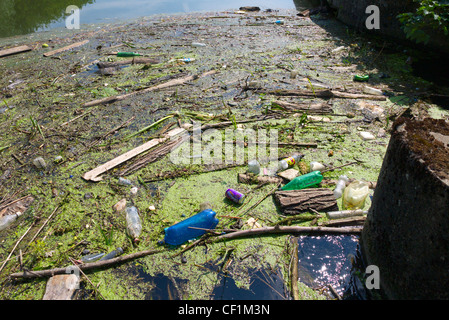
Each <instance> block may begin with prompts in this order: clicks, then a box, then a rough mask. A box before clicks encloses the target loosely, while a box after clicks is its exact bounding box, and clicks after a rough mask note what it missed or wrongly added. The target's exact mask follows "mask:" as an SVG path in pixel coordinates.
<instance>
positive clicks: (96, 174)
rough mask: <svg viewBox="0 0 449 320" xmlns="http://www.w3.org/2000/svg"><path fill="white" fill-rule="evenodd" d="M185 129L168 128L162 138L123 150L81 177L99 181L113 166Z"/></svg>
mask: <svg viewBox="0 0 449 320" xmlns="http://www.w3.org/2000/svg"><path fill="white" fill-rule="evenodd" d="M185 131H186V130H185V129H184V128H175V129H173V130H170V131H169V132H167V133H166V134H165V135H164V136H163V137H162V138H156V139H151V140H150V141H148V142H146V143H144V144H142V145H140V146H138V147H136V148H134V149H132V150H130V151H128V152H125V153H124V154H122V155H120V156H118V157H116V158H114V159H112V160H110V161H108V162H106V163H104V164H102V165H100V166H99V167H97V168H95V169H93V170H91V171H89V172H86V173H85V174H84V175H83V179H84V180H90V181H95V182H98V181H101V180H103V179H102V178H101V177H100V175H101V174H103V173H105V172H107V171H109V170H110V169H112V168H115V167H116V166H118V165H119V164H122V163H124V162H126V161H128V160H130V159H132V158H134V157H135V156H137V155H139V154H141V153H143V152H145V151H148V150H150V149H151V148H153V147H155V146H157V145H159V144H161V143H163V142H165V141H166V140H168V139H170V138H173V137H176V136H177V135H179V134H181V133H183V132H185Z"/></svg>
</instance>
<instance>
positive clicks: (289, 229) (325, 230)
mask: <svg viewBox="0 0 449 320" xmlns="http://www.w3.org/2000/svg"><path fill="white" fill-rule="evenodd" d="M361 232H362V229H361V228H355V227H342V228H332V227H301V226H275V227H262V228H256V229H249V230H240V231H235V232H231V233H227V234H223V235H220V236H218V237H216V238H211V240H212V242H218V241H222V240H232V239H237V238H244V237H252V236H259V235H266V234H284V233H290V234H297V233H301V234H304V233H307V234H360V233H361Z"/></svg>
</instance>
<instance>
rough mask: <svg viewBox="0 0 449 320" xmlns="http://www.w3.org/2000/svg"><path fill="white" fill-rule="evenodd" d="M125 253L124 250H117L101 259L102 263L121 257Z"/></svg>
mask: <svg viewBox="0 0 449 320" xmlns="http://www.w3.org/2000/svg"><path fill="white" fill-rule="evenodd" d="M122 253H123V249H122V248H120V247H119V248H117V249H115V250H114V251H111V252H109V253H108V254H107V255H105V256H104V257H103V258H101V259H100V261H104V260H109V259H112V258H115V257H116V256H119V255H121V254H122Z"/></svg>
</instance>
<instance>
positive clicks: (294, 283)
mask: <svg viewBox="0 0 449 320" xmlns="http://www.w3.org/2000/svg"><path fill="white" fill-rule="evenodd" d="M291 241H292V242H293V248H292V257H291V259H292V260H291V262H292V263H291V269H290V274H291V278H290V282H291V292H292V296H293V300H299V290H298V279H299V277H298V260H299V258H298V248H299V244H298V237H293V238H292V239H291Z"/></svg>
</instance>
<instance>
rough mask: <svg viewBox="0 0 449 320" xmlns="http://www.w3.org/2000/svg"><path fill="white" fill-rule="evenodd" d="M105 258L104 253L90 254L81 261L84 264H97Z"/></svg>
mask: <svg viewBox="0 0 449 320" xmlns="http://www.w3.org/2000/svg"><path fill="white" fill-rule="evenodd" d="M103 256H104V252H100V253H94V254H88V255H86V256H82V257H81V261H82V262H83V263H90V262H95V261H97V260H99V259H100V258H101V257H103Z"/></svg>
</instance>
